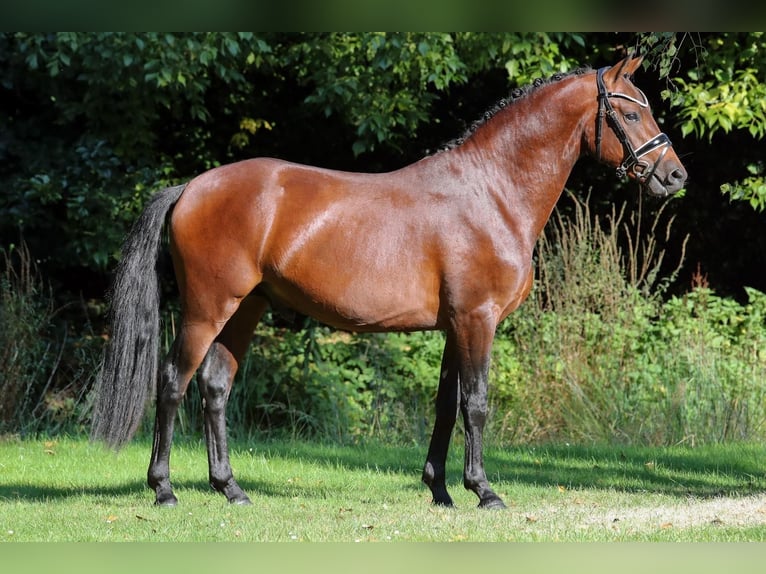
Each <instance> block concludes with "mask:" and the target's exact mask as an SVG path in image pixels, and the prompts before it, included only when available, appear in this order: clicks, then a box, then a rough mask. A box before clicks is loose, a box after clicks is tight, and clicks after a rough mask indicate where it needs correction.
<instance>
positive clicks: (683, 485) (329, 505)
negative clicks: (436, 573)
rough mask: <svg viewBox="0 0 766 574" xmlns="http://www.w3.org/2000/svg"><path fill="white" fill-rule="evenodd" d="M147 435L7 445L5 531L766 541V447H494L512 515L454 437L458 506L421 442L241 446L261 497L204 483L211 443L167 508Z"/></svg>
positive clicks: (0, 464)
mask: <svg viewBox="0 0 766 574" xmlns="http://www.w3.org/2000/svg"><path fill="white" fill-rule="evenodd" d="M149 451H150V445H149V444H148V443H147V442H145V441H135V442H133V443H131V444H130V445H129V446H128V447H127V448H125V449H124V450H123V451H121V452H120V453H117V454H115V453H113V452H111V451H108V450H106V449H104V448H103V447H101V446H99V445H94V444H90V443H88V442H87V441H86V440H84V439H54V440H51V441H45V440H17V439H5V440H3V441H0V541H80V542H84V541H284V542H298V541H339V542H354V541H571V542H578V541H761V540H766V496H762V494H761V493H764V492H765V491H766V474H765V473H764V471H765V470H766V448H764V447H762V446H755V445H726V446H710V447H697V448H685V447H674V448H634V447H587V448H586V447H575V446H571V447H570V446H546V447H513V448H491V449H488V451H487V453H486V456H485V459H486V466H487V471H488V474H489V476H490V480H491V481H492V483H493V484H494V486H495V487H496V490H497V491H498V493H500V494H501V495H502V496H503V497H504V499H505V501H506V503H507V504H508V507H509V508H508V510H506V511H483V510H479V509H477V508H476V507H475V506H476V503H477V500H476V498H475V497H474V495H473V494H472V493H469V492H466V491H465V490H464V489H463V487H462V478H461V472H462V448H461V447H460V445H459V443H458V442H457V441H456V443H455V445H454V446H453V448H452V449H451V454H450V460H449V468H448V480H449V481H450V483H451V485H452V486H451V492H452V495H453V497H454V499H455V502H456V508H454V509H444V508H436V507H432V506H431V505H430V504H429V502H430V493H429V491H428V490H427V488H426V487H425V486H423V485H422V484H421V483H420V469H421V465H422V462H423V458H424V455H425V445H423V446H422V447H421V446H417V447H416V446H396V445H385V444H379V443H376V444H373V445H366V446H349V447H345V446H332V445H319V444H313V443H308V442H277V441H267V442H261V443H259V442H256V441H253V442H251V443H244V442H238V443H234V444H233V447H232V465H233V467H234V470H235V473H236V475H237V477H238V479H239V482H240V484H241V485H242V486H243V488H245V489H246V491H247V492H248V493H249V495H250V496H251V498H252V501H253V506H249V507H235V506H231V505H229V504H228V503H227V502H226V500H225V499H224V498H223V496H220V495H218V494H216V493H214V492H213V491H212V490H211V489H210V488H209V487H208V485H207V481H206V479H207V463H206V459H205V450H204V446H203V445H202V444H201V443H200V442H196V441H186V442H183V441H181V442H179V443H178V444H176V446H175V447H174V451H173V456H172V459H171V468H172V471H171V472H172V475H171V477H172V479H173V482H174V484H175V487H176V494H177V495H178V497H179V499H180V503H179V505H178V506H177V507H175V508H155V507H154V506H153V504H152V502H153V492H152V491H150V490H149V489H148V487H146V486H145V473H146V466H147V462H148V458H149Z"/></svg>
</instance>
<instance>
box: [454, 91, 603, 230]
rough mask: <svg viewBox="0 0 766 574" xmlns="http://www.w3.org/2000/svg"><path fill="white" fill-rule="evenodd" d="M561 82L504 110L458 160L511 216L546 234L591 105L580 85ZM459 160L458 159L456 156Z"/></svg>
mask: <svg viewBox="0 0 766 574" xmlns="http://www.w3.org/2000/svg"><path fill="white" fill-rule="evenodd" d="M575 82H576V80H575V79H573V80H572V81H566V80H563V81H561V83H557V84H551V85H549V86H545V87H543V88H540V89H538V90H537V91H535V92H534V93H532V94H530V95H528V96H526V97H525V98H524V99H523V100H519V101H517V102H515V103H514V104H512V105H511V106H509V107H507V108H505V109H503V110H502V111H500V112H499V113H498V114H497V115H496V116H495V117H494V118H492V119H491V120H490V121H489V122H488V123H487V124H486V125H484V126H482V128H481V129H480V130H478V131H477V132H476V133H475V134H474V135H473V136H472V137H471V138H469V139H468V140H467V141H466V142H465V144H463V145H462V146H461V147H460V148H457V149H456V150H454V151H455V152H456V153H457V156H462V157H463V159H464V160H466V159H467V160H468V161H471V162H473V163H474V164H475V166H476V169H477V170H479V171H481V172H482V173H483V174H484V181H485V187H486V190H487V192H489V193H494V194H497V195H498V198H497V199H498V202H500V203H503V204H505V205H506V206H507V208H508V210H509V213H510V214H512V215H510V217H513V218H515V219H521V218H523V219H524V220H525V221H526V223H527V224H529V223H532V224H533V225H532V227H531V230H532V233H533V234H534V235H535V238H536V237H537V235H539V233H540V232H541V231H542V229H543V227H544V225H545V223H546V222H547V220H548V217H549V216H550V213H551V211H552V210H553V207H554V206H555V204H556V202H557V201H558V198H559V197H560V196H561V193H562V191H563V190H564V185H565V184H566V181H567V179H568V177H569V174H570V173H571V171H572V168H573V167H574V164H575V163H576V162H577V160H578V158H579V157H580V154H581V146H582V140H583V133H584V130H585V129H586V126H587V125H588V122H589V121H590V120H594V118H595V116H594V115H593V113H595V111H594V112H593V113H589V110H590V108H593V109H594V110H595V105H596V104H595V94H594V97H593V102H590V101H589V99H588V97H587V96H583V94H582V93H581V92H578V90H582V89H583V87H582V84H577V83H575ZM456 159H457V157H456Z"/></svg>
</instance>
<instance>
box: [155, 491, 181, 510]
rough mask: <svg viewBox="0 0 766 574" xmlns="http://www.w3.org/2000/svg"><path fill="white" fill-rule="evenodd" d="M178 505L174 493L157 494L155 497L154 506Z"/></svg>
mask: <svg viewBox="0 0 766 574" xmlns="http://www.w3.org/2000/svg"><path fill="white" fill-rule="evenodd" d="M177 505H178V499H177V498H176V497H175V495H173V494H170V495H165V496H161V497H160V496H157V499H156V500H155V501H154V506H164V507H166V508H172V507H174V506H177Z"/></svg>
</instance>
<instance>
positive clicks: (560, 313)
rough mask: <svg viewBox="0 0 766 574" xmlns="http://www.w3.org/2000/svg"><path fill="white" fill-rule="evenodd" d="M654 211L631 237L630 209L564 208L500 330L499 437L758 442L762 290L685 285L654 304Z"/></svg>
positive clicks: (763, 359) (765, 360)
mask: <svg viewBox="0 0 766 574" xmlns="http://www.w3.org/2000/svg"><path fill="white" fill-rule="evenodd" d="M660 215H661V213H660V214H658V215H657V217H656V218H655V220H654V222H653V224H652V227H651V230H652V234H651V235H650V236H649V237H648V238H644V239H641V234H640V226H639V223H640V219H638V218H639V216H640V212H638V213H636V214H634V216H633V217H632V218H631V219H630V220H629V221H627V222H625V221H624V212H619V213H616V212H613V213H612V216H611V218H609V219H608V221H607V222H605V223H603V222H601V221H599V220H598V218H594V217H591V215H590V213H589V211H588V209H587V205H586V204H584V203H577V205H576V209H575V212H574V216H573V217H572V218H571V219H570V220H566V219H564V218H562V217H560V216H559V217H557V218H554V222H553V223H552V225H551V227H550V229H549V231H548V234H547V236H546V237H545V238H543V239H542V240H541V242H540V244H539V251H538V257H539V261H538V265H537V271H538V273H537V279H536V286H535V289H534V291H533V295H532V297H530V300H529V301H528V302H527V303H525V304H524V305H523V306H522V308H521V309H520V310H518V311H517V312H516V313H515V314H513V315H512V316H511V317H510V318H509V320H508V321H507V322H506V323H505V324H504V325H503V326H502V328H501V333H500V337H501V340H502V339H504V340H505V342H504V343H502V345H503V346H504V347H505V349H506V351H507V352H508V353H511V354H513V355H514V358H513V359H505V360H506V362H515V363H518V365H514V367H513V370H514V372H516V373H518V376H519V380H518V381H516V382H513V383H507V382H504V379H503V378H501V379H500V388H499V389H495V391H493V392H494V399H493V401H494V411H495V412H496V413H498V414H499V415H500V416H499V417H495V418H494V419H493V430H494V432H495V434H496V435H497V437H498V439H499V440H500V441H502V442H507V441H511V440H515V441H550V440H571V441H580V442H582V441H586V442H623V443H636V444H672V443H678V442H685V441H686V442H691V443H695V442H717V441H723V440H729V439H743V440H754V439H757V438H761V437H762V436H763V434H764V423H765V422H766V412H764V398H766V397H765V396H764V390H763V385H762V382H763V381H764V379H765V376H766V356H765V354H766V353H765V352H764V351H763V349H766V326H764V316H766V315H765V313H766V311H765V307H764V305H765V303H764V300H765V299H766V295H764V294H762V293H759V292H757V291H755V290H753V289H748V290H747V293H748V295H749V297H750V302H749V303H748V305H746V306H741V305H739V304H738V303H737V302H735V301H733V300H731V299H724V298H720V297H718V296H716V295H715V294H714V293H712V291H710V290H709V289H706V288H701V287H698V288H695V289H694V290H692V291H691V292H690V293H688V294H687V295H686V296H684V297H681V298H678V297H673V298H670V299H669V300H668V301H667V302H663V297H662V295H663V290H664V286H665V285H666V284H667V280H663V281H661V280H659V276H658V270H659V268H660V264H661V263H662V259H663V257H664V253H663V252H662V251H659V250H658V248H657V243H656V240H655V239H654V237H655V235H656V231H657V228H658V222H659V221H660V219H659V217H660ZM669 232H670V224H668V226H667V227H666V235H667V234H668V233H669ZM498 391H499V392H498ZM490 396H493V395H492V394H491V395H490ZM498 419H499V420H498Z"/></svg>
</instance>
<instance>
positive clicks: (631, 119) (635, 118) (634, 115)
mask: <svg viewBox="0 0 766 574" xmlns="http://www.w3.org/2000/svg"><path fill="white" fill-rule="evenodd" d="M624 117H625V120H626V121H629V122H637V121H638V120H639V115H638V114H637V113H636V112H628V113H627V114H625V116H624Z"/></svg>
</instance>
